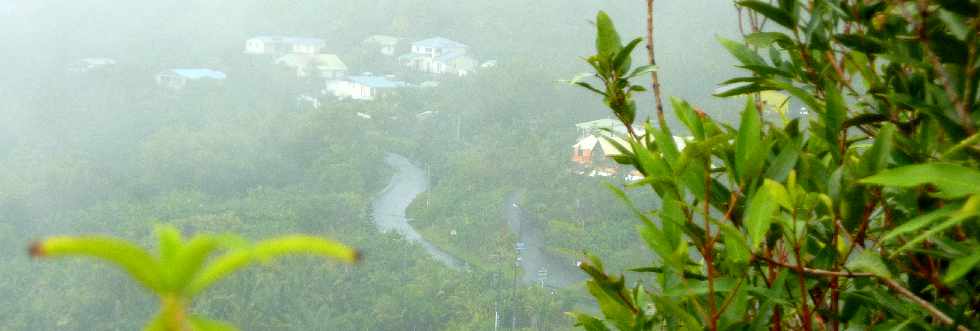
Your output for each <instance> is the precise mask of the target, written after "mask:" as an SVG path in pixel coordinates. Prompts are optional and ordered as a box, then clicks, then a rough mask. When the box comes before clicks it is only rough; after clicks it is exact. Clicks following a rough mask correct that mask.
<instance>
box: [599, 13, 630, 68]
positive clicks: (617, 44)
mask: <svg viewBox="0 0 980 331" xmlns="http://www.w3.org/2000/svg"><path fill="white" fill-rule="evenodd" d="M595 26H596V30H597V32H598V33H597V34H596V40H595V48H596V51H598V52H599V54H600V55H602V56H604V57H607V58H611V57H613V56H614V55H615V54H616V53H618V52H619V50H621V49H622V48H623V42H622V41H620V39H619V33H618V32H616V26H615V25H613V22H612V19H610V18H609V15H608V14H606V12H604V11H601V10H600V11H599V13H598V14H597V15H596V19H595ZM610 60H611V59H610Z"/></svg>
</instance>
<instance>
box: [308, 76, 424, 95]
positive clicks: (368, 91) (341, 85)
mask: <svg viewBox="0 0 980 331" xmlns="http://www.w3.org/2000/svg"><path fill="white" fill-rule="evenodd" d="M392 79H393V77H390V76H389V77H385V76H370V75H361V76H350V77H347V79H345V80H329V81H327V91H329V92H331V93H332V94H333V95H334V96H336V97H338V98H341V99H346V98H351V99H354V100H376V99H379V98H383V97H385V96H387V95H390V94H391V93H392V92H394V91H395V90H397V89H399V88H403V87H406V86H408V83H405V82H402V81H396V80H392Z"/></svg>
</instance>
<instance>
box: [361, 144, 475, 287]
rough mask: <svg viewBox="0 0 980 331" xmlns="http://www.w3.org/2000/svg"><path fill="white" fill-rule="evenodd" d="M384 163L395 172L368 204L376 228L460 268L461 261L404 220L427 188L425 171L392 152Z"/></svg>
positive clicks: (449, 264) (450, 265) (406, 219)
mask: <svg viewBox="0 0 980 331" xmlns="http://www.w3.org/2000/svg"><path fill="white" fill-rule="evenodd" d="M385 162H386V163H388V165H390V166H391V167H392V168H395V170H396V171H395V175H394V176H392V177H391V181H390V182H389V183H388V187H385V189H384V190H383V191H381V194H379V195H378V197H377V198H375V199H374V202H373V203H372V204H371V214H372V215H371V216H372V218H373V219H374V223H375V224H376V225H377V226H378V229H379V230H381V231H382V232H386V233H387V232H391V231H394V232H396V233H398V234H400V235H402V236H404V237H405V239H408V240H409V241H412V242H416V243H418V244H420V245H422V248H425V251H426V252H429V255H432V257H433V258H435V259H436V260H438V261H440V262H442V263H443V264H445V265H446V266H448V267H450V268H454V269H459V268H461V267H462V266H463V265H464V263H463V261H461V260H460V259H458V258H456V257H454V256H452V255H450V254H449V253H447V252H445V251H443V250H441V249H439V248H438V247H436V246H435V245H433V244H432V243H430V242H429V241H427V240H425V238H423V237H422V235H421V234H419V233H418V231H415V228H413V227H412V225H411V224H409V223H408V218H406V217H405V209H406V208H408V206H409V205H410V204H411V203H412V201H413V200H415V197H416V196H417V195H419V193H422V192H425V191H427V190H428V189H429V178H428V177H427V176H426V173H425V170H422V169H421V168H419V167H418V166H416V165H415V164H412V162H411V161H409V160H408V159H407V158H405V157H404V156H401V155H398V154H394V153H388V154H387V155H385Z"/></svg>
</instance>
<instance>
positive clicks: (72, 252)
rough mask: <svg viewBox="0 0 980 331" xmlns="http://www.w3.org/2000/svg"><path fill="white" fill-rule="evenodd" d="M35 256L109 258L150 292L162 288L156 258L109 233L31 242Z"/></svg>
mask: <svg viewBox="0 0 980 331" xmlns="http://www.w3.org/2000/svg"><path fill="white" fill-rule="evenodd" d="M31 255H32V256H36V257H63V256H87V257H94V258H98V259H101V260H104V261H108V262H111V263H113V264H115V265H116V266H119V267H120V268H122V269H123V270H125V271H126V272H127V273H128V274H129V275H130V276H132V277H133V279H135V280H136V281H137V282H138V283H139V284H140V285H142V286H143V287H146V288H147V289H150V290H152V291H154V292H160V291H161V290H162V289H163V280H162V278H161V277H160V274H161V270H160V265H159V263H158V262H157V259H156V258H154V257H153V256H152V255H150V253H148V252H147V251H146V250H145V249H143V248H141V247H139V246H136V245H135V244H133V243H130V242H128V241H125V240H120V239H115V238H110V237H99V236H91V237H52V238H48V239H45V240H43V241H41V242H37V243H34V244H33V245H31Z"/></svg>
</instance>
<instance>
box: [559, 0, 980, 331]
mask: <svg viewBox="0 0 980 331" xmlns="http://www.w3.org/2000/svg"><path fill="white" fill-rule="evenodd" d="M648 4H649V6H650V9H651V12H652V1H648ZM737 8H738V9H739V15H747V16H745V20H743V22H746V23H747V24H748V28H749V29H748V30H745V35H744V40H743V42H736V41H731V40H724V39H722V40H720V42H721V43H722V45H723V46H724V47H725V48H726V49H728V50H729V51H730V52H731V53H732V55H733V56H735V57H736V58H737V59H738V60H739V61H740V62H741V68H743V69H745V70H746V71H747V72H748V73H749V74H750V75H748V76H746V77H739V78H735V79H732V80H729V81H727V82H725V83H724V85H723V87H722V88H720V89H719V91H718V94H717V95H718V96H721V97H734V96H745V99H746V102H745V107H744V109H743V110H742V113H741V122H740V123H739V124H738V128H733V127H731V126H728V125H726V124H724V123H719V122H716V121H714V120H712V119H711V117H709V116H708V115H707V114H706V113H704V112H703V111H701V110H699V109H697V108H695V107H693V106H691V105H689V104H688V103H687V102H685V101H683V100H678V99H673V100H671V105H672V108H673V111H674V113H675V114H676V116H677V118H678V119H679V120H680V121H681V122H682V123H683V124H684V126H685V127H686V129H687V130H689V132H690V134H691V135H692V136H693V137H692V138H691V140H690V141H689V142H688V143H687V144H686V147H685V148H683V149H680V148H678V146H676V145H675V143H674V140H673V139H671V136H672V135H673V131H672V130H671V128H669V127H668V126H667V125H666V121H665V120H664V115H663V112H662V110H660V109H661V107H660V106H659V101H658V115H659V116H658V124H659V125H658V126H656V127H655V126H653V125H651V124H650V123H649V122H647V123H644V128H645V130H634V132H630V134H629V136H628V137H627V138H628V139H627V141H628V145H626V146H618V147H619V148H620V149H621V151H622V152H623V153H624V156H623V157H619V158H617V159H616V161H618V162H620V163H623V164H627V165H631V166H633V167H635V168H636V169H637V170H639V171H640V172H641V173H642V174H643V175H644V176H645V179H643V180H641V181H640V182H638V183H635V184H633V185H630V187H635V188H647V189H650V190H653V191H655V192H656V194H657V195H658V197H659V198H660V199H661V200H662V204H661V207H659V208H658V209H657V210H652V211H648V210H640V209H638V208H636V207H633V206H634V204H633V203H632V202H631V201H629V199H627V198H626V195H625V194H624V193H623V192H622V191H617V192H616V193H617V194H618V195H619V196H621V197H623V199H624V200H625V201H626V205H627V206H628V207H630V208H631V209H632V210H633V212H634V213H635V215H636V217H637V218H638V219H640V221H641V222H640V225H639V231H640V234H641V236H642V238H643V239H644V241H645V242H646V244H647V246H648V247H649V248H650V250H651V251H652V252H653V253H655V254H656V255H657V259H656V261H655V262H654V263H653V264H651V265H647V266H642V267H640V268H638V269H635V271H637V272H639V273H640V274H638V277H640V279H641V280H640V281H637V283H636V285H635V286H633V287H632V288H628V287H627V285H626V280H625V277H623V276H614V275H608V274H606V273H605V272H604V270H603V265H602V263H601V261H600V260H599V259H598V258H591V259H590V260H589V261H587V262H581V263H580V267H581V268H582V269H583V270H584V271H585V272H587V273H588V274H589V275H590V276H591V280H590V281H589V282H588V289H589V291H590V293H591V294H592V295H593V296H594V297H595V298H596V300H597V301H598V303H599V305H600V307H601V311H602V314H603V316H604V319H599V318H596V317H592V316H589V315H586V314H573V316H574V317H575V318H576V319H577V321H578V323H579V325H580V326H582V327H584V328H585V329H588V330H607V329H608V328H609V327H610V326H613V327H615V328H617V329H621V330H649V329H655V328H667V329H671V330H675V329H687V330H694V329H702V328H707V329H711V330H718V329H726V330H729V329H731V330H735V329H752V330H757V329H766V328H768V329H773V330H780V329H794V330H796V329H802V330H811V329H814V328H816V329H830V330H839V329H840V328H841V327H842V326H843V327H845V328H847V329H882V328H896V329H903V328H904V329H959V330H966V329H976V328H978V327H980V322H978V318H977V307H978V305H980V295H978V294H977V286H978V282H977V281H978V278H980V272H978V270H977V266H978V263H980V257H978V255H976V254H974V252H975V251H976V250H977V249H978V248H980V245H978V243H977V240H976V238H977V234H978V232H980V227H978V222H977V219H978V216H980V171H978V170H977V169H978V168H980V146H978V142H980V135H978V134H977V126H978V125H977V124H978V116H977V114H978V113H980V112H977V111H976V107H977V106H976V99H977V78H978V77H977V75H976V70H977V67H978V63H977V53H976V50H977V45H978V40H977V36H978V24H977V22H980V14H978V10H980V6H978V4H977V3H976V1H935V2H930V1H919V2H909V1H888V2H886V1H835V0H830V1H815V2H809V4H807V3H798V2H797V1H784V0H780V1H778V4H776V5H773V4H769V3H768V2H761V1H740V2H737ZM766 23H773V24H776V25H778V27H775V28H772V29H765V25H766ZM596 26H597V32H598V36H597V39H596V48H597V54H596V55H594V56H592V57H589V58H588V62H589V64H590V65H591V66H592V68H593V69H594V72H592V73H589V74H586V75H580V76H579V77H577V79H576V80H574V81H573V82H574V83H576V84H578V85H581V86H583V87H585V88H588V89H589V90H591V91H592V92H595V93H597V94H600V95H602V97H603V99H604V101H605V103H606V105H607V106H608V107H609V108H610V109H611V110H612V112H613V114H614V115H615V116H616V117H617V118H618V119H619V120H621V121H622V122H623V123H624V124H625V125H627V126H632V125H633V124H634V122H635V117H636V112H637V106H636V103H635V102H634V101H633V94H634V93H642V92H643V91H645V90H646V89H645V88H644V87H643V86H641V85H638V84H636V83H635V81H636V80H637V79H639V78H640V77H641V75H643V76H645V75H644V73H646V72H650V71H655V69H656V68H655V67H654V66H642V67H638V68H636V69H633V68H632V67H633V66H632V65H631V59H630V58H631V53H632V50H633V49H634V48H635V47H637V45H639V44H640V43H641V42H642V40H641V39H639V38H638V39H636V40H633V41H631V42H630V43H627V44H626V45H625V46H624V45H623V44H622V42H621V41H620V39H619V35H618V34H617V32H616V30H615V28H614V27H613V23H612V21H611V20H610V19H609V17H608V16H606V15H605V14H604V13H599V15H598V17H597V20H596ZM743 30H744V29H743ZM651 31H652V27H651ZM649 39H650V40H649V41H650V42H652V33H651V36H650V38H649ZM652 53H653V50H652V48H651V49H650V56H651V58H652V56H653V54H652ZM760 53H762V54H767V57H763V56H762V55H760ZM651 62H653V61H652V59H651ZM631 70H632V71H631ZM653 76H654V77H653V78H654V84H653V87H654V90H655V91H657V90H658V88H659V86H657V83H656V82H657V79H656V73H655V72H654V73H653ZM590 79H591V80H590ZM596 80H597V81H599V84H595V81H596ZM772 93H786V94H789V95H791V96H792V97H793V98H795V99H796V100H799V101H801V102H803V103H804V104H805V105H806V107H807V108H809V109H810V110H811V112H813V115H812V116H810V118H809V122H808V123H806V122H807V119H806V117H804V118H802V119H792V120H790V119H789V118H787V119H786V120H785V121H782V122H781V123H774V121H772V120H769V118H771V117H772V116H766V115H767V114H766V112H767V110H766V109H767V108H775V109H779V108H782V107H767V106H773V105H767V104H765V102H764V101H765V100H771V98H765V97H760V96H771V95H772ZM658 94H659V93H658ZM658 100H659V96H658ZM777 118H778V117H777Z"/></svg>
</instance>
